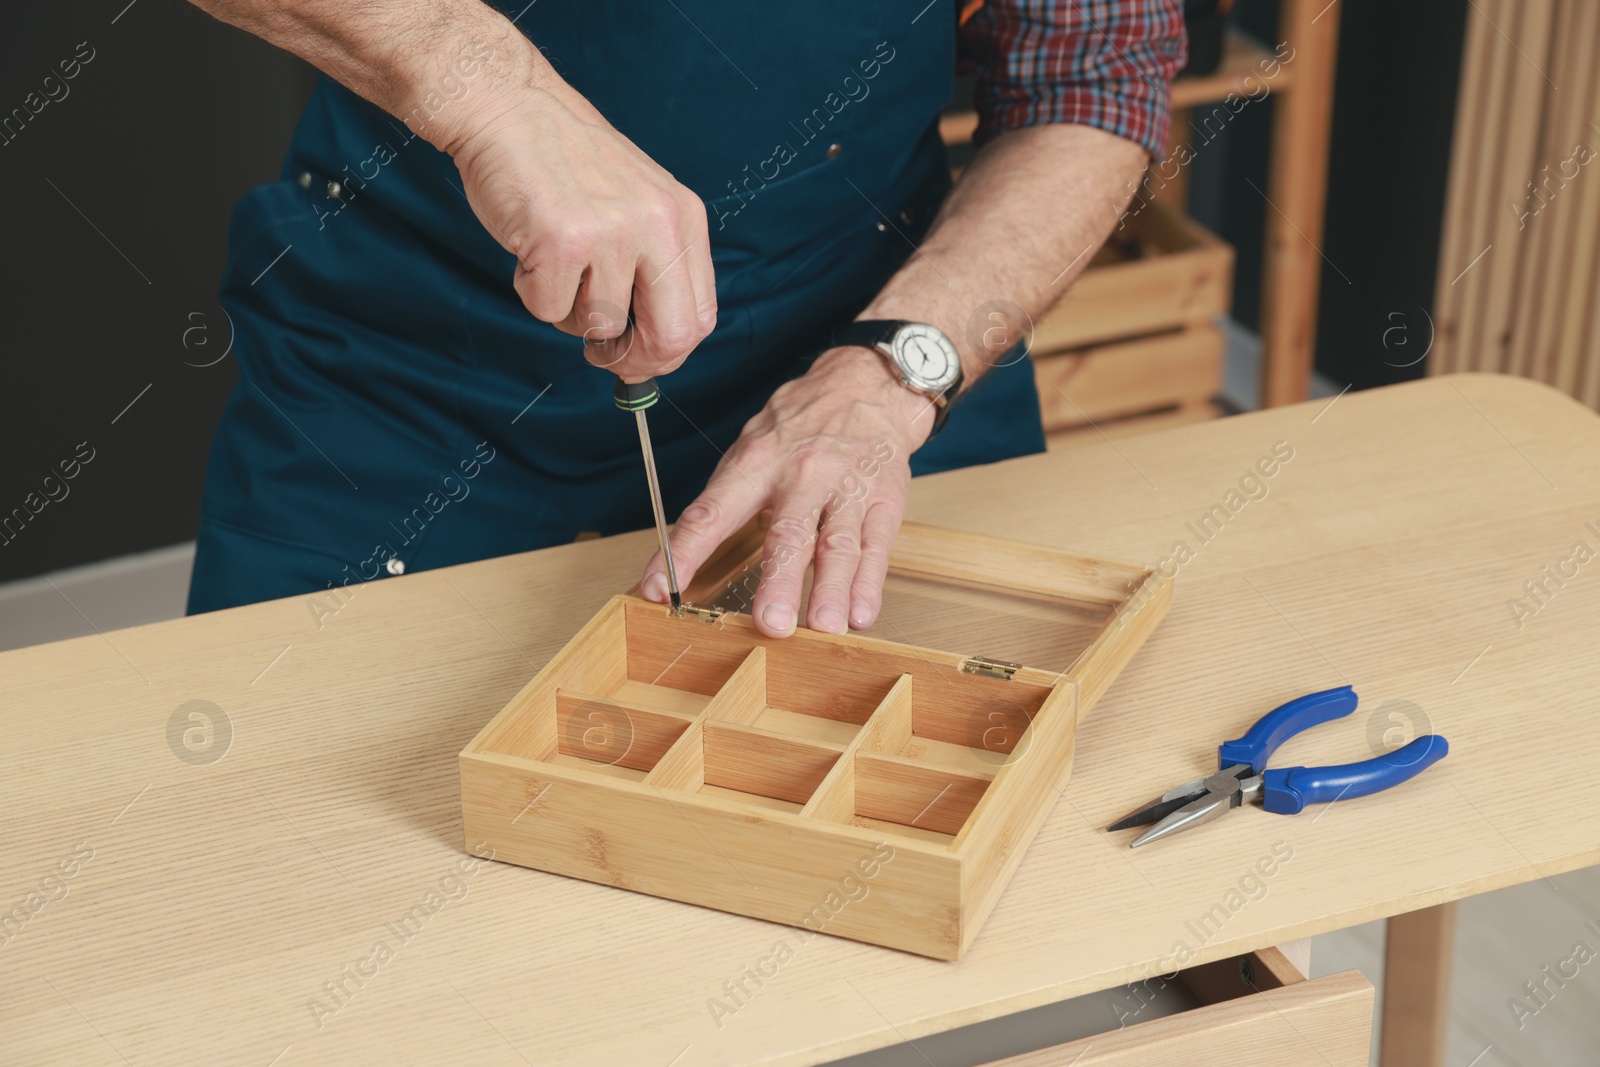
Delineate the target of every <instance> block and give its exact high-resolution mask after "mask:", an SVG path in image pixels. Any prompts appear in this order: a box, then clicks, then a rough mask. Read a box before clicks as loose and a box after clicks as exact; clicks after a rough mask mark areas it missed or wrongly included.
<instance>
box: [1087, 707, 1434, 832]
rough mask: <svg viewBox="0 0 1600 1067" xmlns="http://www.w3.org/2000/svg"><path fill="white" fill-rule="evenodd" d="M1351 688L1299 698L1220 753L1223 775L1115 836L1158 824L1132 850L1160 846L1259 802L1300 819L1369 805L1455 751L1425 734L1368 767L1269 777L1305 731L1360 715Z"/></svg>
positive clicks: (1140, 811) (1136, 815)
mask: <svg viewBox="0 0 1600 1067" xmlns="http://www.w3.org/2000/svg"><path fill="white" fill-rule="evenodd" d="M1357 699H1358V698H1357V696H1356V694H1355V690H1354V689H1352V688H1351V687H1350V686H1348V685H1346V686H1341V687H1339V688H1338V689H1325V690H1323V691H1322V692H1320V693H1310V694H1308V695H1306V696H1303V697H1297V698H1296V699H1294V700H1291V701H1289V702H1288V703H1287V704H1284V705H1282V706H1280V707H1277V708H1274V709H1273V710H1272V711H1269V712H1267V714H1265V715H1263V716H1262V717H1261V718H1260V719H1259V720H1257V721H1256V724H1255V725H1254V726H1252V727H1250V729H1249V731H1248V732H1246V733H1245V735H1244V736H1243V737H1241V738H1239V739H1238V740H1235V741H1226V742H1224V743H1223V744H1222V745H1221V746H1220V747H1218V749H1217V768H1218V769H1217V773H1215V774H1213V775H1211V776H1210V777H1207V778H1196V779H1195V780H1194V781H1192V782H1185V783H1184V784H1183V785H1180V786H1178V787H1177V788H1176V789H1173V790H1170V791H1168V792H1166V793H1163V794H1161V795H1160V796H1159V797H1157V798H1156V799H1155V800H1152V801H1151V802H1150V803H1148V804H1145V805H1143V806H1142V807H1139V808H1136V809H1135V810H1133V811H1130V812H1129V813H1128V814H1127V815H1124V816H1123V817H1122V818H1120V819H1118V820H1117V821H1116V822H1114V823H1112V824H1111V825H1110V826H1109V827H1107V829H1108V830H1126V829H1128V828H1129V827H1131V826H1145V825H1148V824H1150V823H1155V825H1154V826H1151V827H1150V829H1148V830H1146V831H1145V832H1144V833H1142V834H1140V835H1139V836H1138V837H1136V838H1134V839H1133V844H1132V845H1131V847H1132V848H1138V847H1139V846H1140V845H1144V844H1148V843H1150V842H1151V841H1157V840H1160V839H1161V838H1163V837H1167V836H1169V835H1171V834H1175V833H1177V832H1178V831H1179V830H1187V829H1189V828H1190V827H1191V826H1199V825H1200V824H1201V823H1208V822H1211V821H1212V820H1214V819H1217V818H1220V817H1221V816H1222V815H1223V814H1224V813H1226V812H1227V811H1229V810H1231V809H1233V808H1237V807H1238V806H1239V805H1241V804H1243V803H1244V802H1245V801H1246V800H1247V799H1258V800H1260V801H1261V802H1262V806H1263V807H1265V808H1266V809H1267V810H1268V811H1270V812H1275V813H1277V814H1280V815H1294V814H1297V813H1298V812H1300V811H1301V810H1302V809H1303V808H1304V807H1305V806H1306V805H1307V804H1322V803H1331V802H1332V801H1335V800H1341V799H1344V798H1346V797H1364V796H1367V795H1369V794H1371V793H1377V792H1381V791H1382V790H1385V789H1388V788H1389V787H1390V786H1395V785H1399V784H1400V783H1401V782H1404V781H1407V780H1409V779H1411V778H1414V777H1415V776H1417V775H1418V774H1421V773H1422V772H1423V771H1424V770H1426V769H1427V768H1429V767H1431V766H1433V765H1434V764H1435V763H1437V762H1439V761H1440V760H1441V759H1443V758H1444V757H1445V755H1446V754H1447V753H1448V752H1449V751H1450V743H1449V742H1448V741H1446V740H1445V739H1444V738H1443V737H1441V736H1439V735H1438V734H1424V735H1423V736H1421V737H1418V738H1416V739H1414V740H1413V741H1411V742H1410V743H1409V744H1407V745H1405V746H1404V747H1401V748H1397V749H1395V750H1394V751H1393V752H1386V753H1384V754H1383V755H1381V756H1378V757H1376V758H1374V759H1369V760H1362V761H1361V762H1360V763H1345V764H1341V765H1339V766H1334V767H1289V768H1285V769H1279V770H1270V771H1269V770H1267V760H1268V759H1270V758H1271V757H1272V754H1273V752H1275V751H1277V748H1278V746H1279V745H1281V744H1283V743H1284V742H1285V741H1287V740H1288V739H1289V738H1291V737H1293V736H1294V735H1295V734H1297V733H1300V732H1301V731H1302V730H1309V729H1310V728H1311V727H1313V726H1316V725H1318V724H1319V723H1325V722H1330V721H1332V720H1333V719H1342V718H1344V717H1345V716H1346V715H1348V714H1350V713H1351V712H1352V711H1354V710H1356V701H1357Z"/></svg>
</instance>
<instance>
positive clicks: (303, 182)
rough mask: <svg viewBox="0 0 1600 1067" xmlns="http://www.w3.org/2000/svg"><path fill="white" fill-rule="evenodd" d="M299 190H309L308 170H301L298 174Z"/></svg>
mask: <svg viewBox="0 0 1600 1067" xmlns="http://www.w3.org/2000/svg"><path fill="white" fill-rule="evenodd" d="M300 188H302V189H309V188H311V172H310V171H309V170H303V171H301V172H300Z"/></svg>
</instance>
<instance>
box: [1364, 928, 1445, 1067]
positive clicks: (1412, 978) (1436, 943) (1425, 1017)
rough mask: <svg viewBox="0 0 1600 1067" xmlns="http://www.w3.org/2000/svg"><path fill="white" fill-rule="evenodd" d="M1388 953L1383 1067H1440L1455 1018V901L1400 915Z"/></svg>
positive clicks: (1381, 1052)
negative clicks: (1447, 1027) (1452, 1001)
mask: <svg viewBox="0 0 1600 1067" xmlns="http://www.w3.org/2000/svg"><path fill="white" fill-rule="evenodd" d="M1388 927H1389V935H1388V939H1387V944H1386V945H1385V947H1384V953H1383V1038H1382V1041H1381V1043H1380V1045H1379V1053H1378V1062H1379V1064H1380V1065H1381V1067H1438V1065H1439V1064H1442V1063H1443V1062H1444V1045H1445V1024H1446V1022H1447V1021H1448V1020H1449V1017H1450V962H1451V958H1452V956H1453V955H1454V952H1455V934H1456V905H1455V902H1454V901H1451V902H1450V903H1448V904H1440V905H1438V906H1436V907H1432V908H1423V909H1422V910H1421V911H1413V912H1410V913H1408V914H1405V915H1395V916H1392V917H1391V918H1390V919H1389V922H1388Z"/></svg>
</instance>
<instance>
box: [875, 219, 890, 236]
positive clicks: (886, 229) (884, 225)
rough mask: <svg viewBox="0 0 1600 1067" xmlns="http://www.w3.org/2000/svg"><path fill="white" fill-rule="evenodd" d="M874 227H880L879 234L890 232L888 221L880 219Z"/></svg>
mask: <svg viewBox="0 0 1600 1067" xmlns="http://www.w3.org/2000/svg"><path fill="white" fill-rule="evenodd" d="M874 225H876V226H877V227H878V232H879V233H888V232H889V220H888V219H885V218H881V217H880V218H879V219H878V221H877V222H876V223H875V224H874Z"/></svg>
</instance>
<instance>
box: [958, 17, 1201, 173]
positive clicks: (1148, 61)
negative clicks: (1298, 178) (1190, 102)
mask: <svg viewBox="0 0 1600 1067" xmlns="http://www.w3.org/2000/svg"><path fill="white" fill-rule="evenodd" d="M961 16H962V17H961V29H960V46H961V54H962V59H963V66H964V67H965V68H966V69H968V70H970V71H971V72H972V74H973V75H974V76H975V79H976V82H977V87H976V90H975V92H974V94H973V103H974V105H975V106H976V108H977V112H978V130H977V133H976V134H975V135H974V136H973V142H974V143H975V144H983V143H984V142H986V141H990V140H993V139H994V138H995V137H998V136H999V135H1000V134H1002V133H1004V132H1006V131H1007V130H1015V129H1021V128H1022V127H1025V126H1036V125H1041V124H1044V123H1056V122H1061V123H1074V124H1078V125H1083V126H1094V127H1097V128H1099V129H1102V130H1105V131H1106V132H1108V133H1114V134H1116V135H1117V136H1118V137H1125V138H1127V139H1128V140H1130V141H1134V142H1136V143H1138V144H1141V145H1143V146H1144V147H1145V149H1146V150H1148V151H1149V153H1150V155H1151V158H1153V159H1160V158H1161V156H1162V154H1163V153H1164V151H1165V149H1166V140H1167V133H1168V127H1169V125H1170V111H1171V97H1170V94H1169V92H1168V86H1167V83H1168V82H1169V81H1171V79H1172V77H1173V75H1175V74H1176V73H1177V72H1178V71H1179V70H1181V69H1182V67H1183V64H1184V63H1185V61H1186V56H1187V40H1186V38H1185V36H1184V31H1183V4H1182V0H970V2H964V3H963V10H962V12H961Z"/></svg>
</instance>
